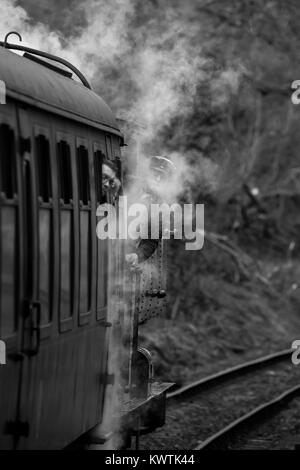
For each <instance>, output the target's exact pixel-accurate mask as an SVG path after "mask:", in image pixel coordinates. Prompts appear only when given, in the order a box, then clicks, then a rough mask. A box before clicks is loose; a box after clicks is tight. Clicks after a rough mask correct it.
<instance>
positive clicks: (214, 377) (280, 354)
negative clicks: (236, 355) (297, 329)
mask: <svg viewBox="0 0 300 470" xmlns="http://www.w3.org/2000/svg"><path fill="white" fill-rule="evenodd" d="M293 351H294V350H293V349H283V350H281V351H277V352H275V353H273V354H268V355H266V356H262V357H259V358H258V359H253V360H251V361H247V362H244V363H242V364H238V365H237V366H233V367H229V368H227V369H225V370H222V371H221V372H216V373H215V374H211V375H209V376H207V377H204V378H202V379H199V380H196V381H195V382H192V383H190V384H188V385H185V386H184V387H180V388H178V389H177V390H175V391H173V392H170V393H168V394H167V400H171V399H173V398H184V397H185V396H186V395H189V394H193V393H196V392H199V391H200V390H202V389H205V388H210V387H214V386H215V385H218V384H221V383H224V382H226V381H228V380H231V379H233V378H234V377H238V376H241V375H242V374H246V373H248V372H250V371H251V370H258V369H260V368H263V367H264V366H268V365H271V364H276V363H279V362H281V361H284V360H285V359H287V358H289V357H290V356H291V354H292V352H293Z"/></svg>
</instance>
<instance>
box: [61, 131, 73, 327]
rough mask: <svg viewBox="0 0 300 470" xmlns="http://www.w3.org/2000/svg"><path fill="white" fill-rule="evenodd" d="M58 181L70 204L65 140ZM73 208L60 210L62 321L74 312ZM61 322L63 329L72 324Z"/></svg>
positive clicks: (70, 172)
mask: <svg viewBox="0 0 300 470" xmlns="http://www.w3.org/2000/svg"><path fill="white" fill-rule="evenodd" d="M57 158H58V182H59V191H60V198H61V200H62V201H63V203H64V204H70V203H71V202H72V198H73V185H72V167H71V149H70V146H69V144H68V143H67V142H66V141H65V140H61V141H59V142H58V143H57ZM73 222H74V221H73V209H72V208H70V207H67V206H63V207H62V208H61V210H60V321H61V322H62V323H64V322H65V320H70V319H71V318H72V314H73V291H74V227H73ZM62 323H61V328H62V330H64V329H69V326H70V327H72V324H70V325H69V322H68V323H64V326H63V325H62Z"/></svg>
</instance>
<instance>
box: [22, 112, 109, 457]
mask: <svg viewBox="0 0 300 470" xmlns="http://www.w3.org/2000/svg"><path fill="white" fill-rule="evenodd" d="M21 119H25V115H23V117H21ZM26 119H27V122H29V123H30V126H29V127H28V128H30V129H31V130H30V135H28V136H27V137H29V138H30V139H31V141H32V142H34V141H36V144H37V145H32V151H31V152H30V155H29V159H30V162H31V165H32V166H33V168H32V174H33V176H34V179H33V181H34V186H35V188H34V190H33V194H35V197H34V198H33V204H34V206H35V207H34V209H33V211H36V213H37V214H38V216H37V218H36V220H37V222H36V223H37V227H35V230H34V233H36V234H37V242H36V243H37V246H39V247H40V249H43V250H44V249H45V253H44V254H42V253H40V251H39V250H38V249H37V261H36V265H35V266H34V267H33V269H35V270H36V271H37V274H35V275H34V277H35V278H36V279H37V286H36V296H37V300H38V301H39V302H41V311H42V312H43V313H42V315H41V319H42V323H43V324H42V325H41V326H45V327H47V328H48V329H47V334H46V332H45V333H44V335H42V336H41V340H40V347H39V352H38V354H37V355H35V356H33V357H28V358H26V359H25V360H24V364H23V367H24V369H23V384H22V400H21V415H22V420H23V421H27V422H28V423H29V437H27V438H25V437H23V438H22V439H21V440H20V443H19V448H28V449H30V448H32V449H46V448H62V447H64V446H65V445H67V444H69V443H70V442H71V441H72V440H74V439H76V438H77V437H78V436H79V435H81V434H82V433H84V432H86V431H87V430H88V429H90V428H91V427H93V426H95V425H96V424H97V423H98V422H99V421H100V420H101V414H102V407H103V395H104V384H103V376H104V372H105V360H104V358H105V357H106V351H105V349H106V340H105V336H106V328H105V323H104V322H103V321H100V320H103V318H104V319H105V314H106V311H105V309H103V310H102V314H103V316H102V318H101V319H99V320H98V319H97V316H96V308H97V304H96V287H97V278H96V272H97V270H98V269H99V268H98V267H97V259H99V256H98V258H97V252H96V247H97V240H96V195H95V182H94V155H93V142H94V141H96V140H97V139H96V136H97V138H98V139H99V137H98V136H99V132H96V131H95V133H91V132H90V130H89V129H88V128H85V127H80V126H78V125H77V124H73V123H72V122H70V121H66V120H63V119H61V120H60V119H57V118H56V117H52V116H51V117H50V116H49V115H46V114H43V113H40V112H38V111H35V110H30V113H27V114H26ZM24 129H25V131H24V132H26V126H23V128H22V130H24ZM36 139H38V140H36ZM62 142H63V144H62ZM48 143H49V155H50V164H49V162H48V163H47V159H48ZM58 144H60V145H58ZM39 151H41V152H39ZM39 153H41V154H39ZM39 158H42V159H43V163H44V164H45V165H48V166H50V171H51V178H50V179H49V178H48V179H47V178H46V175H45V174H43V173H42V170H41V168H40V166H39V163H38V159H39ZM61 158H62V159H64V161H63V163H62V162H61ZM87 159H88V160H87ZM82 174H84V175H85V177H84V179H83V177H82ZM88 176H89V182H87V181H86V178H87V177H88ZM50 180H51V181H50ZM49 181H50V183H49ZM41 182H43V188H44V189H43V190H41V189H40V186H41ZM49 184H50V186H49ZM45 186H46V187H47V188H48V190H46V188H45ZM49 188H50V189H49ZM50 194H51V196H50ZM46 199H48V201H46ZM51 214H52V215H51ZM51 220H52V222H51ZM50 234H51V235H50ZM41 236H42V238H43V239H41ZM49 238H52V241H49V242H48V239H49ZM102 248H103V247H102ZM50 253H51V256H52V257H53V260H54V262H53V265H52V267H51V266H50V267H49V266H47V267H46V266H44V268H42V266H43V261H45V262H46V261H47V259H48V258H49V256H50ZM72 253H73V254H72ZM86 256H87V257H88V258H87V259H85V257H86ZM100 257H101V256H100ZM72 258H73V259H72ZM50 265H51V263H50ZM88 270H89V271H90V273H89V283H90V285H87V283H86V282H84V283H83V282H82V280H84V278H85V276H86V275H87V274H88ZM49 277H50V278H52V279H50V278H49ZM102 279H103V282H106V283H107V278H105V277H103V278H102ZM46 285H48V286H49V287H50V288H52V291H53V297H52V298H49V297H47V296H46V295H45V294H46V293H45V286H46ZM51 286H52V287H51ZM99 289H101V291H102V295H104V293H105V291H106V289H107V285H105V284H104V285H102V286H99ZM86 294H87V296H88V297H87V298H86ZM47 298H48V302H49V303H48V305H46V303H47ZM49 312H51V315H49ZM49 320H50V321H49Z"/></svg>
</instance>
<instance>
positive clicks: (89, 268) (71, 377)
mask: <svg viewBox="0 0 300 470" xmlns="http://www.w3.org/2000/svg"><path fill="white" fill-rule="evenodd" d="M11 49H16V50H20V51H23V53H24V54H23V55H22V56H21V55H18V54H16V53H14V52H11ZM61 64H62V65H61ZM75 75H76V76H77V79H76V80H75V79H74V78H76V77H74V76H75ZM78 79H79V80H78ZM0 80H1V81H2V83H4V84H5V89H6V100H5V101H6V102H5V104H1V105H0V231H1V236H0V271H1V273H0V339H1V341H3V342H4V343H5V346H6V363H5V364H1V365H0V448H1V449H57V448H65V447H67V446H69V448H72V446H75V447H76V448H78V447H79V448H83V447H84V448H85V447H86V446H91V445H96V446H98V447H99V448H110V447H112V446H115V445H118V446H119V447H126V446H130V445H131V440H132V439H131V438H132V436H136V439H138V436H139V433H140V432H148V431H151V430H153V429H155V428H156V427H157V426H161V425H162V424H163V423H164V414H165V394H166V390H167V388H168V387H169V385H170V384H165V383H163V384H161V383H156V382H154V378H153V368H152V360H151V355H150V353H149V352H148V351H146V350H145V349H144V348H142V347H140V345H139V340H138V325H139V322H140V321H141V318H142V319H143V320H144V319H145V318H148V317H149V316H151V315H153V314H156V313H157V312H158V311H160V310H162V309H163V308H164V302H165V299H164V298H163V295H159V292H163V289H164V286H165V275H164V272H165V267H164V263H165V250H164V249H163V241H160V242H159V247H158V249H157V250H156V252H155V253H154V254H153V255H152V257H151V258H150V259H149V260H148V261H147V263H148V264H149V269H148V273H149V272H150V275H148V276H144V275H143V274H142V275H140V274H138V273H132V274H127V275H126V276H123V275H122V272H123V271H124V270H125V269H126V268H125V266H124V256H123V255H124V254H123V252H122V247H120V246H119V244H118V242H117V241H108V240H99V239H97V237H96V223H97V221H96V209H97V206H98V205H99V204H100V203H101V201H102V198H103V194H102V187H101V176H102V175H101V171H102V162H103V160H104V159H105V160H111V161H114V162H115V163H116V164H117V165H118V168H119V169H120V175H122V165H123V163H122V159H123V157H122V155H121V147H122V146H123V145H124V137H123V134H122V133H121V131H120V130H119V126H118V122H117V120H116V119H115V118H114V116H113V114H112V112H111V110H110V108H109V107H108V106H107V105H106V104H105V102H104V101H103V100H102V99H101V98H100V97H99V96H98V95H97V94H96V93H94V92H93V91H92V90H91V88H90V85H89V83H88V82H87V80H86V79H85V77H84V76H83V75H82V74H81V72H80V71H79V70H77V69H76V68H75V67H74V66H73V65H72V64H69V63H68V62H66V61H65V60H63V59H61V58H59V57H56V56H53V55H50V54H47V53H45V52H42V51H38V50H34V49H31V48H27V47H23V46H22V45H21V44H18V45H17V44H11V43H8V42H7V38H6V40H5V41H4V42H0ZM80 82H81V83H80ZM151 272H152V273H153V275H152V274H151ZM118 274H119V279H121V281H120V283H118V286H117V287H116V286H115V285H114V281H113V279H112V276H114V277H115V276H118ZM124 279H125V280H124ZM125 284H126V286H125ZM128 286H129V288H128ZM157 293H158V294H157ZM112 297H113V298H114V303H113V304H112V303H111V299H112ZM124 299H126V302H124ZM4 343H3V344H4ZM119 347H120V348H119ZM114 348H119V349H120V350H121V354H122V371H121V373H120V377H119V379H120V380H119V379H118V383H117V385H116V377H115V376H114V369H113V368H112V367H111V357H112V356H113V354H114ZM116 386H117V388H118V390H117V391H116V393H115V394H114V395H115V396H117V400H118V420H117V421H118V428H116V427H114V424H113V423H114V422H115V420H114V416H113V415H114V410H113V409H111V410H110V411H109V414H110V413H111V415H110V417H108V418H109V419H107V417H106V419H104V417H105V408H106V407H107V404H108V403H109V400H110V397H111V396H112V395H113V390H114V388H115V387H116ZM110 418H111V419H110ZM104 421H105V423H104ZM116 432H118V434H119V436H121V439H120V440H119V442H118V444H113V442H115V441H113V440H112V436H114V434H115V433H116Z"/></svg>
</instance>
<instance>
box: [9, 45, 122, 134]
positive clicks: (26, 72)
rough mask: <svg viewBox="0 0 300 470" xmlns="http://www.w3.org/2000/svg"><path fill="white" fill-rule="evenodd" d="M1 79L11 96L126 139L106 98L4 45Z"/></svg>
mask: <svg viewBox="0 0 300 470" xmlns="http://www.w3.org/2000/svg"><path fill="white" fill-rule="evenodd" d="M0 80H2V81H3V82H4V83H5V87H6V94H7V96H8V97H11V98H14V99H17V100H20V101H22V102H24V103H27V104H30V105H32V106H35V107H37V108H40V109H44V110H45V111H49V112H51V113H55V114H58V115H61V116H64V117H66V118H69V119H73V120H76V121H80V122H82V123H85V124H87V125H90V126H93V127H96V128H98V129H101V130H104V131H107V132H110V133H113V134H116V135H118V136H120V137H121V138H122V134H121V133H120V131H119V128H118V124H117V121H116V119H115V117H114V115H113V113H112V111H111V109H110V108H109V106H108V105H107V104H106V103H105V102H104V100H103V99H102V98H101V97H100V96H99V95H97V94H96V93H95V92H93V91H92V90H90V89H88V88H86V87H85V86H84V85H82V84H81V83H79V82H77V81H75V80H72V79H71V78H69V77H66V76H64V75H62V74H60V73H58V72H57V71H54V70H51V69H50V68H48V67H45V66H44V65H41V64H39V63H36V62H35V61H33V60H30V59H28V58H26V57H22V56H19V55H17V54H15V53H13V52H10V51H9V50H8V49H5V48H3V47H0Z"/></svg>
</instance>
